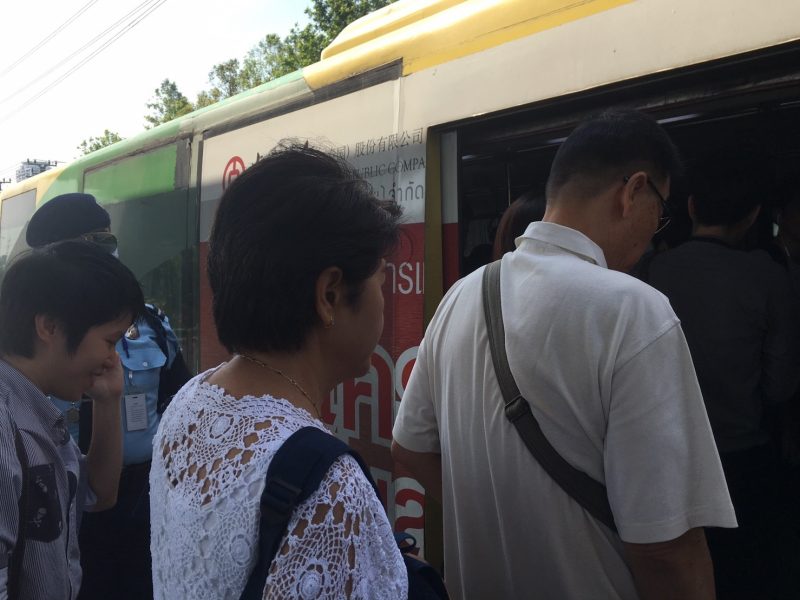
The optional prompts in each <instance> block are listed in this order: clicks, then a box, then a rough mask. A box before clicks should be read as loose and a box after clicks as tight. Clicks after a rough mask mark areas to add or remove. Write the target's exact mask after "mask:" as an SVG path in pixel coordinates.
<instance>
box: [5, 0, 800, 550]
mask: <svg viewBox="0 0 800 600" xmlns="http://www.w3.org/2000/svg"><path fill="white" fill-rule="evenodd" d="M612 106H627V107H636V108H640V109H642V110H645V111H648V112H650V113H652V114H654V115H655V116H656V117H657V118H658V119H659V120H660V121H661V122H662V123H663V124H664V125H665V127H667V128H668V130H669V131H670V133H671V134H672V136H673V138H674V139H675V140H676V142H677V143H678V145H679V146H680V148H681V149H682V151H683V152H684V154H685V156H686V157H687V159H689V160H690V161H691V160H693V159H698V158H702V157H704V156H706V155H709V154H714V153H718V152H722V151H726V152H730V151H731V150H734V151H738V152H740V153H741V154H742V155H746V153H748V152H752V151H754V149H758V150H759V152H761V151H763V152H766V153H767V154H768V155H769V156H770V157H771V159H772V160H771V163H772V164H773V167H774V168H773V169H772V172H773V175H772V176H773V177H780V176H781V174H782V173H790V172H791V171H792V170H795V171H797V169H798V161H800V135H798V134H800V2H798V1H797V0H772V1H770V2H753V1H752V0H670V1H669V2H667V1H666V0H536V1H533V0H428V1H420V0H400V1H399V2H396V3H394V4H392V5H389V6H387V7H386V8H383V9H381V10H379V11H377V12H375V13H373V14H370V15H368V16H366V17H364V18H362V19H359V20H358V21H356V22H354V23H353V24H351V25H350V26H348V27H347V28H346V29H345V30H344V31H343V32H342V33H341V35H340V36H339V37H338V38H337V39H336V40H335V41H334V42H333V43H332V44H331V45H330V46H329V47H328V48H327V49H326V50H325V52H324V53H323V55H322V58H321V60H320V61H319V62H317V63H315V64H313V65H311V66H309V67H306V68H304V69H302V70H299V71H297V72H295V73H292V74H290V75H287V76H285V77H282V78H280V79H277V80H275V81H272V82H269V83H266V84H264V85H262V86H259V87H257V88H254V89H252V90H249V91H247V92H244V93H242V94H239V95H237V96H235V97H232V98H229V99H227V100H225V101H223V102H220V103H218V104H216V105H213V106H210V107H207V108H204V109H202V110H199V111H197V112H194V113H191V114H189V115H186V116H184V117H181V118H179V119H176V120H175V121H172V122H170V123H166V124H164V125H161V126H159V127H156V128H154V129H151V130H149V131H145V132H143V133H141V134H140V135H138V136H136V137H133V138H130V139H127V140H125V141H122V142H119V143H117V144H114V145H113V146H109V147H107V148H104V149H102V150H99V151H97V152H95V153H92V154H90V155H88V156H85V157H83V158H80V159H78V160H76V161H75V162H73V163H72V164H69V165H67V166H65V167H61V168H58V169H54V170H51V171H47V172H45V173H43V174H42V175H39V176H37V177H34V178H32V179H28V180H25V181H22V182H21V183H19V184H17V185H15V186H10V187H7V188H6V189H4V190H3V192H2V196H1V198H2V208H1V209H0V211H1V212H0V264H5V263H6V262H7V261H8V260H9V259H10V258H11V257H13V255H14V254H16V253H17V252H19V251H21V250H22V249H24V248H25V242H24V238H25V236H24V232H25V227H26V224H27V221H28V219H29V218H30V216H31V214H32V213H33V211H34V210H35V208H36V207H37V206H39V205H40V204H42V203H43V202H47V201H48V199H50V198H53V197H54V196H56V195H58V194H61V193H64V192H73V191H84V192H88V193H91V194H94V195H95V196H96V197H97V198H98V200H99V201H100V202H101V203H102V204H103V205H104V206H105V207H106V208H107V209H108V210H109V212H110V213H111V216H112V229H113V231H114V233H115V234H116V235H117V236H118V238H119V240H120V255H121V257H122V259H123V261H124V262H125V263H126V264H127V265H129V266H130V267H131V268H132V269H133V271H134V272H135V273H136V275H137V276H138V278H139V279H140V281H141V283H142V285H143V287H144V290H145V293H146V296H147V297H148V299H149V300H151V301H153V302H155V303H157V304H159V305H160V306H162V307H163V308H164V310H165V311H166V312H167V314H169V315H170V318H171V321H172V323H173V325H174V326H175V328H176V331H177V332H178V334H179V336H180V339H181V341H182V344H183V347H184V352H185V354H186V355H187V357H188V358H189V360H190V361H191V363H192V364H193V365H194V366H195V367H196V368H198V369H205V368H209V367H211V366H213V365H215V364H217V363H218V362H220V361H222V360H225V358H226V353H225V352H224V350H223V349H222V347H221V346H220V344H219V343H218V341H217V339H216V335H215V332H214V325H213V320H212V317H211V297H210V290H209V287H208V283H207V280H206V276H205V257H206V252H207V240H208V236H209V232H210V227H211V223H212V220H213V217H214V210H215V207H216V204H217V202H218V200H219V198H220V195H221V194H222V192H223V190H224V189H225V187H226V186H227V185H228V184H229V183H230V181H231V180H232V179H233V178H235V177H236V176H237V175H238V174H239V173H241V172H242V170H244V169H245V168H247V166H248V165H250V164H252V163H253V162H255V161H256V160H257V159H258V157H259V155H261V154H263V153H265V152H267V151H268V150H270V149H271V148H272V147H273V146H274V145H275V144H276V143H277V142H278V141H279V140H281V139H283V138H286V137H292V138H299V139H303V140H306V139H307V140H310V141H311V142H312V143H322V144H324V145H326V146H327V147H329V148H333V149H334V151H336V152H338V153H340V154H341V155H343V156H344V157H346V158H347V159H348V160H349V161H350V162H351V163H353V164H354V165H355V166H356V167H357V168H358V169H359V171H360V173H361V174H362V175H363V176H364V177H365V178H366V179H367V180H368V181H370V182H371V183H372V185H373V188H374V189H375V192H376V193H377V194H378V195H380V196H385V197H392V198H395V199H397V200H398V201H399V202H400V203H401V204H402V206H403V207H404V209H405V215H406V221H405V224H404V226H403V229H404V236H403V241H402V243H401V246H400V248H399V249H398V250H397V252H396V254H395V255H394V257H393V258H392V260H391V261H390V270H389V276H388V277H387V284H386V286H387V287H386V290H385V293H386V296H387V320H386V330H385V332H384V335H383V338H382V340H381V343H380V346H379V347H378V348H377V350H376V352H375V354H374V356H373V361H372V364H373V368H372V370H371V371H370V373H368V374H367V375H366V376H364V377H362V378H360V379H358V380H355V381H350V382H346V383H344V384H342V385H341V386H339V388H338V389H336V390H335V391H334V392H333V393H332V395H331V402H330V406H329V407H328V408H327V410H326V412H325V417H326V419H327V420H328V422H329V423H330V424H331V425H332V426H333V427H334V429H335V430H336V432H337V434H338V435H340V436H341V437H342V438H343V439H345V440H347V441H348V442H349V443H350V444H351V445H352V446H354V447H355V448H357V449H358V450H359V451H361V452H362V453H363V454H364V456H365V457H366V458H367V460H368V462H369V464H370V465H371V467H372V468H373V473H374V475H375V476H376V480H377V481H378V482H379V484H380V487H381V491H382V493H383V494H384V498H385V499H386V502H387V507H388V509H389V512H390V515H391V517H392V519H393V520H394V522H395V525H396V527H397V528H402V529H406V530H409V531H411V532H412V533H415V534H416V535H417V536H418V537H419V538H422V537H423V535H424V530H425V528H424V525H423V523H424V519H425V514H426V512H427V513H428V517H429V518H430V517H431V515H432V514H434V513H435V509H434V508H430V510H428V511H425V497H424V491H423V489H422V488H421V486H420V485H419V484H418V483H417V482H416V481H414V480H413V479H411V478H409V477H407V476H406V475H405V474H404V473H402V472H397V471H395V469H394V468H393V465H392V461H391V457H390V454H389V445H390V439H391V427H392V422H393V418H394V415H395V414H396V410H397V406H398V404H399V402H400V398H401V395H402V392H403V388H404V385H405V383H406V381H407V379H408V375H409V372H410V369H411V367H412V365H413V362H414V358H415V356H416V350H417V346H418V344H419V341H420V339H421V337H422V334H423V331H424V324H425V323H426V320H427V319H428V318H429V317H430V316H431V314H432V311H433V310H434V308H435V307H436V305H437V303H438V301H439V300H440V299H441V297H442V293H443V291H444V290H445V289H446V288H447V287H448V286H449V285H450V284H452V282H453V281H454V280H455V279H457V278H458V277H460V276H461V275H463V274H464V273H465V272H466V271H467V270H469V269H471V268H473V267H474V266H476V265H477V264H479V263H480V261H481V260H485V257H484V255H483V252H484V251H485V247H486V245H487V244H490V243H491V237H492V232H493V227H496V223H497V220H498V217H499V215H500V214H501V213H502V211H503V210H504V209H505V207H507V206H508V204H509V203H510V201H512V200H513V199H514V198H515V197H517V196H518V195H519V194H521V193H522V192H525V191H528V190H537V189H538V190H541V189H543V186H544V182H545V180H546V177H547V173H548V170H549V165H550V161H551V159H552V157H553V155H554V153H555V150H556V148H557V147H558V144H559V143H560V142H561V140H563V139H564V136H565V135H566V134H567V132H568V131H569V130H570V129H571V128H572V127H573V126H574V125H575V123H577V122H578V121H580V120H581V119H583V118H585V117H586V116H588V115H590V114H592V113H596V112H599V111H601V110H603V109H605V108H608V107H612ZM763 226H764V227H768V226H769V224H768V223H764V224H763ZM453 351H457V349H453ZM430 521H431V522H435V521H436V518H435V517H434V518H433V519H430ZM434 532H435V530H434V529H432V528H430V527H429V529H428V533H429V538H430V539H431V540H432V539H435V537H436V536H435V534H434ZM436 549H437V545H436V544H435V543H433V544H432V545H429V556H433V557H434V558H435V550H436Z"/></svg>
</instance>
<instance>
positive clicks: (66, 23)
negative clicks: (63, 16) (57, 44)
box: [0, 0, 99, 77]
mask: <svg viewBox="0 0 800 600" xmlns="http://www.w3.org/2000/svg"><path fill="white" fill-rule="evenodd" d="M97 2H99V0H89V2H87V3H86V4H84V5H83V6H82V7H81V8H79V9H78V12H76V13H75V14H74V15H72V16H71V17H70V18H69V19H67V20H66V21H64V22H63V23H62V24H61V25H59V26H58V27H56V28H55V29H54V30H53V31H51V32H50V33H49V34H48V35H47V36H45V38H44V39H43V40H42V41H40V42H39V43H38V44H36V45H35V46H34V47H33V48H31V49H30V50H28V51H27V52H26V53H25V54H23V55H22V56H20V57H19V58H18V59H17V60H15V61H14V62H13V63H11V64H10V65H8V66H7V67H6V68H5V69H3V70H2V71H0V77H2V76H3V75H6V74H7V73H10V72H11V71H13V70H14V69H15V68H16V67H17V66H18V65H19V64H20V63H22V62H23V61H24V60H25V59H27V58H29V57H30V56H33V55H34V54H35V53H36V51H37V50H39V49H40V48H41V47H42V46H44V45H45V44H46V43H47V42H49V41H50V40H52V39H53V38H54V37H56V36H57V35H58V34H59V33H61V32H62V31H63V30H64V29H66V28H67V27H68V26H69V25H70V24H71V23H72V22H73V21H74V20H75V19H77V18H78V17H80V16H81V15H82V14H83V13H85V12H86V11H87V10H89V9H90V8H91V7H92V5H94V4H97Z"/></svg>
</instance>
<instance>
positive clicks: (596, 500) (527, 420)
mask: <svg viewBox="0 0 800 600" xmlns="http://www.w3.org/2000/svg"><path fill="white" fill-rule="evenodd" d="M500 264H501V261H500V260H498V261H495V262H493V263H491V264H488V265H486V269H485V270H484V273H483V311H484V317H485V319H486V329H487V331H488V334H489V346H490V348H491V352H492V363H493V365H494V371H495V374H496V375H497V381H498V383H499V384H500V389H501V391H502V392H503V401H504V407H505V414H506V417H507V418H508V420H509V421H511V423H513V425H514V427H516V429H517V432H518V433H519V435H520V437H521V438H522V441H523V442H525V446H526V447H527V448H528V450H529V451H530V453H531V454H533V456H534V458H536V460H537V461H538V462H539V464H540V465H541V466H542V468H543V469H544V470H545V471H546V472H547V474H548V475H550V477H552V478H553V480H554V481H555V482H556V483H557V484H558V485H559V486H560V487H561V488H562V489H563V490H564V491H565V492H566V493H567V494H569V495H570V496H571V497H572V498H573V499H574V500H575V501H576V502H577V503H578V504H580V505H581V506H582V507H583V508H585V509H586V511H588V512H589V514H590V515H592V516H593V517H594V518H595V519H597V520H598V521H600V522H601V523H603V524H604V525H606V526H607V527H608V528H609V529H612V530H613V531H616V530H617V527H616V524H615V523H614V514H613V513H612V512H611V505H610V504H609V503H608V493H607V491H606V487H605V486H604V485H603V484H601V483H600V482H598V481H595V480H594V479H592V478H591V477H589V476H588V475H587V474H586V473H584V472H583V471H579V470H578V469H576V468H575V467H573V466H572V465H571V464H569V463H568V462H567V461H566V460H564V458H563V457H562V456H561V455H560V454H559V453H558V451H557V450H556V449H555V448H553V446H552V445H551V444H550V442H549V441H548V440H547V438H546V437H545V435H544V433H543V432H542V429H541V427H540V426H539V422H538V421H537V420H536V417H534V416H533V412H531V407H530V404H528V401H527V400H526V399H525V398H523V396H522V394H521V393H520V391H519V388H518V387H517V383H516V381H514V375H513V374H512V373H511V368H510V367H509V365H508V356H507V354H506V334H505V326H504V325H503V313H502V310H501V304H500Z"/></svg>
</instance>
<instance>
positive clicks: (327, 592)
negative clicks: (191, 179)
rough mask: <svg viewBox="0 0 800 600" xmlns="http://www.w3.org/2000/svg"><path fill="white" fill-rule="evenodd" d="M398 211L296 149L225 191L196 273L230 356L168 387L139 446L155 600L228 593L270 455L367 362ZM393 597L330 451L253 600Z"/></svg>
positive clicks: (250, 557)
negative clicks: (162, 408) (146, 458)
mask: <svg viewBox="0 0 800 600" xmlns="http://www.w3.org/2000/svg"><path fill="white" fill-rule="evenodd" d="M399 212H400V211H399V209H398V207H397V205H396V204H394V203H393V202H383V201H379V200H377V199H375V198H374V197H373V196H372V193H371V190H370V188H369V186H368V185H367V184H365V183H364V181H363V180H361V179H360V178H358V176H357V175H356V174H355V173H354V172H353V171H352V170H351V169H350V167H348V166H347V165H346V164H345V163H343V162H341V161H339V160H337V159H335V158H333V157H331V156H329V155H327V154H325V153H322V152H319V151H316V150H313V149H309V148H307V147H303V146H288V147H283V148H279V149H277V150H275V151H273V152H272V153H271V154H270V155H268V156H267V157H265V158H263V159H261V160H260V161H259V162H257V163H256V164H255V165H254V166H252V167H250V168H249V169H247V170H246V171H245V172H244V173H243V174H242V175H241V176H240V177H239V178H238V179H236V180H235V181H234V182H233V183H232V184H231V186H230V187H229V188H228V190H227V191H226V192H225V194H224V196H223V198H222V200H221V201H220V205H219V208H218V210H217V215H216V220H215V223H214V228H213V231H212V233H211V239H210V243H209V258H208V273H209V281H210V283H211V289H212V292H213V295H214V301H213V312H214V320H215V322H216V325H217V333H218V335H219V338H220V341H221V342H222V343H223V344H224V345H225V346H226V348H227V349H228V350H229V351H230V352H231V353H232V354H233V355H234V357H233V358H232V359H231V360H230V361H229V362H227V363H224V364H222V365H220V366H219V367H217V368H215V369H212V370H210V371H207V372H205V373H202V374H200V375H198V376H197V377H196V378H194V379H193V380H192V381H190V382H189V383H188V384H187V385H186V386H184V388H183V389H182V390H181V391H180V392H179V393H178V395H177V396H175V398H174V400H173V401H172V403H171V405H170V406H169V408H168V410H167V411H166V413H165V414H164V417H163V419H162V421H161V425H160V427H159V431H158V434H157V435H156V438H155V439H154V442H153V466H152V471H151V475H150V483H151V494H150V503H151V512H152V541H151V549H152V555H153V583H154V591H155V597H156V598H157V599H164V600H177V599H180V598H187V599H188V598H191V599H192V600H204V599H212V598H213V599H217V598H226V599H232V600H236V599H237V598H239V597H240V596H241V594H242V591H243V589H244V587H245V584H246V582H247V580H248V577H249V575H250V572H251V571H252V569H253V566H254V564H255V562H256V559H257V556H256V555H257V552H256V549H257V544H258V525H259V517H260V514H259V499H260V496H261V493H262V490H263V488H264V481H265V475H266V471H267V467H268V466H269V463H270V461H271V460H272V457H273V456H274V455H275V452H276V451H277V450H278V448H279V447H280V446H281V444H282V443H283V442H284V441H285V440H286V439H287V438H288V437H289V436H290V435H291V434H292V433H294V432H295V431H297V430H298V429H300V428H302V427H307V426H311V427H318V428H320V429H325V426H324V424H323V423H322V420H321V418H320V406H321V404H322V402H323V401H324V400H326V399H327V398H328V397H329V395H330V391H331V390H332V389H333V388H334V387H335V386H336V385H337V384H338V383H340V382H341V381H343V380H344V379H347V378H352V377H357V376H360V375H363V374H364V373H365V372H366V371H367V370H368V368H369V364H370V356H371V353H372V351H373V349H374V347H375V344H376V343H377V342H378V338H379V337H380V334H381V330H382V328H383V295H382V291H381V287H382V283H383V280H384V269H385V261H384V257H385V256H386V255H387V254H388V252H389V251H390V250H391V248H392V247H393V245H394V243H395V242H396V239H397V233H398V227H397V222H398V218H399ZM406 596H407V581H406V571H405V567H404V564H403V559H402V557H401V555H400V553H399V551H398V549H397V546H396V544H395V540H394V537H393V534H392V529H391V526H390V524H389V522H388V519H387V517H386V513H385V511H384V509H383V507H382V506H381V504H380V501H379V499H378V497H377V495H376V494H375V491H374V489H373V488H372V486H371V485H370V483H369V482H368V480H367V478H366V477H365V476H364V474H363V472H362V471H361V469H360V467H359V466H358V464H357V463H356V462H355V460H354V459H353V458H351V457H350V456H343V457H342V458H340V459H338V460H337V461H336V462H335V463H334V465H333V466H332V467H331V469H330V470H329V471H328V473H327V474H326V476H325V478H324V479H323V481H322V484H321V485H320V487H319V489H318V490H317V491H316V492H315V493H314V494H312V495H311V496H310V497H309V498H308V500H306V501H305V502H303V503H302V504H301V505H300V506H299V507H298V509H297V510H296V511H295V513H294V514H293V516H292V518H291V521H290V522H289V526H288V529H287V533H286V535H285V537H284V539H283V540H282V542H281V546H280V549H279V550H278V553H277V555H276V557H275V559H274V560H273V562H272V563H271V566H270V571H269V575H268V577H267V581H266V586H265V588H264V593H263V598H270V599H286V598H320V599H322V598H331V599H333V598H387V599H405V598H406Z"/></svg>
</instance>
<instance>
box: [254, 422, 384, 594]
mask: <svg viewBox="0 0 800 600" xmlns="http://www.w3.org/2000/svg"><path fill="white" fill-rule="evenodd" d="M343 454H350V455H351V456H352V457H353V458H355V459H356V460H357V461H358V463H359V465H361V468H362V469H365V472H366V473H369V470H368V469H367V468H366V465H364V464H363V461H362V460H361V457H360V456H358V454H357V453H355V451H353V450H351V448H350V447H349V446H348V445H347V444H345V443H344V442H343V441H341V440H340V439H338V438H336V437H334V436H332V435H331V434H329V433H325V432H324V431H322V430H320V429H317V428H316V427H303V428H302V429H299V430H298V431H296V432H294V433H293V434H292V435H291V436H289V438H288V439H287V440H286V441H285V442H284V443H283V444H282V445H281V447H280V448H279V449H278V451H277V452H276V453H275V456H273V457H272V461H271V462H270V464H269V468H268V469H267V482H266V485H265V486H264V492H263V493H262V494H261V522H260V524H259V536H258V562H257V563H256V566H255V567H254V568H253V571H252V573H251V574H250V578H249V579H248V580H247V585H246V586H245V588H244V591H243V592H242V595H241V596H240V599H241V600H261V598H262V596H263V593H264V586H265V585H266V582H267V575H269V568H270V565H271V564H272V560H273V559H274V558H275V555H276V554H277V552H278V550H279V549H280V548H279V546H280V543H281V540H282V539H283V536H284V535H285V534H286V528H287V527H288V525H289V520H290V519H291V517H292V513H293V512H294V510H295V508H297V506H298V505H300V504H302V503H303V502H304V501H305V500H307V499H308V497H309V496H311V494H313V493H314V492H315V491H316V490H317V488H319V486H320V483H321V482H322V480H323V479H324V477H325V474H326V473H327V472H328V470H329V469H330V467H331V465H332V464H333V463H334V462H335V461H336V459H338V458H339V457H340V456H342V455H343ZM370 481H372V478H370ZM373 486H374V483H373ZM376 491H377V490H376Z"/></svg>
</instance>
